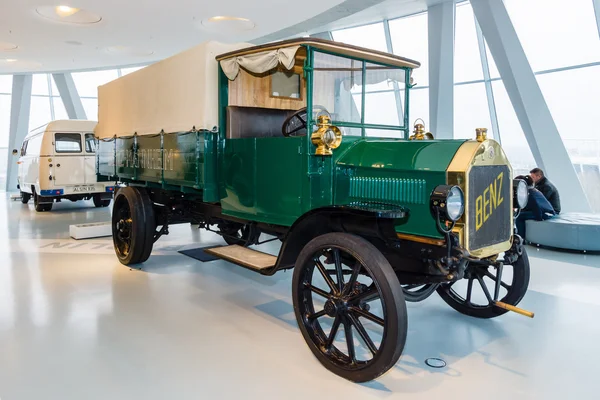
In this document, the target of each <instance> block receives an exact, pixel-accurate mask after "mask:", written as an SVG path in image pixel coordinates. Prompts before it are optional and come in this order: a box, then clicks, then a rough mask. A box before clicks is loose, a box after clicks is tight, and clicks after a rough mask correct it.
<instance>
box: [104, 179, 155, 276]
mask: <svg viewBox="0 0 600 400" xmlns="http://www.w3.org/2000/svg"><path fill="white" fill-rule="evenodd" d="M121 207H127V210H128V213H129V215H130V218H131V223H130V232H129V237H130V239H129V241H130V245H129V246H130V247H129V249H128V251H122V250H121V249H120V248H119V246H120V245H121V242H120V240H119V239H118V237H117V224H118V223H119V222H120V214H119V211H120V209H121ZM112 230H113V244H114V248H115V254H116V255H117V258H118V259H119V261H120V262H121V264H124V265H132V264H139V263H142V262H144V261H146V260H148V258H149V257H150V254H151V253H152V246H153V244H154V232H155V230H156V221H155V218H154V209H153V207H152V202H151V201H150V198H149V197H148V194H147V193H146V191H145V190H143V189H139V188H136V187H131V186H128V187H125V188H122V189H120V190H119V191H118V192H117V194H116V195H115V204H114V207H113V214H112Z"/></svg>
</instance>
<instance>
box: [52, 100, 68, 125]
mask: <svg viewBox="0 0 600 400" xmlns="http://www.w3.org/2000/svg"><path fill="white" fill-rule="evenodd" d="M52 102H53V104H54V119H69V115H68V114H67V110H65V105H64V104H63V101H62V99H61V98H60V97H56V96H54V97H52Z"/></svg>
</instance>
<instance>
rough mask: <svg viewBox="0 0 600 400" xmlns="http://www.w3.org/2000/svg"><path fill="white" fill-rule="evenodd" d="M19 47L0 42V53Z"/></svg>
mask: <svg viewBox="0 0 600 400" xmlns="http://www.w3.org/2000/svg"><path fill="white" fill-rule="evenodd" d="M18 48H19V46H17V45H16V44H12V43H8V42H0V51H12V50H16V49H18Z"/></svg>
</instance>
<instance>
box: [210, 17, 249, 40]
mask: <svg viewBox="0 0 600 400" xmlns="http://www.w3.org/2000/svg"><path fill="white" fill-rule="evenodd" d="M255 27H256V24H254V22H252V21H251V20H249V19H248V18H241V17H232V16H225V15H218V16H215V17H211V18H208V19H205V20H203V21H202V28H204V29H206V30H208V31H211V32H214V33H218V34H220V35H231V34H235V33H240V32H244V31H249V30H252V29H254V28H255Z"/></svg>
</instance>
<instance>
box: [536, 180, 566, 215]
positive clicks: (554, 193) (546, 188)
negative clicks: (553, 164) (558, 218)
mask: <svg viewBox="0 0 600 400" xmlns="http://www.w3.org/2000/svg"><path fill="white" fill-rule="evenodd" d="M535 188H536V189H537V190H539V191H540V192H542V194H543V195H544V197H545V198H546V199H547V200H548V201H549V202H550V204H552V208H554V212H555V213H556V214H559V213H560V195H559V194H558V189H556V186H554V185H553V184H552V182H550V181H549V180H548V178H546V177H543V178H542V179H540V180H539V182H538V183H536V184H535Z"/></svg>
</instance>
